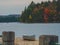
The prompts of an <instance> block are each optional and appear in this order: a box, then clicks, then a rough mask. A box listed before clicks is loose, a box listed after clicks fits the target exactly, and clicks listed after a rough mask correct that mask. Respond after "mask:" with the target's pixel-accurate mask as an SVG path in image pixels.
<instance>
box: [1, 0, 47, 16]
mask: <svg viewBox="0 0 60 45" xmlns="http://www.w3.org/2000/svg"><path fill="white" fill-rule="evenodd" d="M31 1H34V2H35V3H37V2H39V3H40V2H41V1H48V0H0V15H1V14H7V15H8V14H21V12H22V11H23V10H24V7H25V6H28V5H29V4H30V3H31Z"/></svg>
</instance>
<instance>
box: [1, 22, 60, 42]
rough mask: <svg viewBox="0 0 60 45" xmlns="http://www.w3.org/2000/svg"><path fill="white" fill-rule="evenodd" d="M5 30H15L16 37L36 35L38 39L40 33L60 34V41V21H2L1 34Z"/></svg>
mask: <svg viewBox="0 0 60 45" xmlns="http://www.w3.org/2000/svg"><path fill="white" fill-rule="evenodd" d="M3 31H14V32H15V35H16V37H22V36H23V35H35V36H36V38H37V39H38V38H39V36H40V35H58V36H59V42H60V23H33V24H25V23H17V22H16V23H14V22H13V23H0V34H2V32H3Z"/></svg>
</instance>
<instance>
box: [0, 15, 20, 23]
mask: <svg viewBox="0 0 60 45" xmlns="http://www.w3.org/2000/svg"><path fill="white" fill-rule="evenodd" d="M19 17H20V15H18V14H11V15H5V16H2V15H0V22H19V20H18V18H19Z"/></svg>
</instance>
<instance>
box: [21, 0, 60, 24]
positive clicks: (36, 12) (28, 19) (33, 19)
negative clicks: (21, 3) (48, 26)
mask: <svg viewBox="0 0 60 45" xmlns="http://www.w3.org/2000/svg"><path fill="white" fill-rule="evenodd" d="M20 22H23V23H60V0H57V1H56V0H53V1H52V2H51V1H46V2H41V3H37V4H35V3H34V2H33V1H32V2H31V4H30V5H29V6H28V7H27V8H26V7H25V9H24V11H23V12H22V14H21V17H20Z"/></svg>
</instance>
